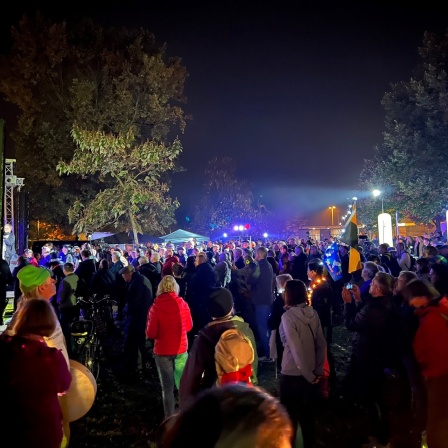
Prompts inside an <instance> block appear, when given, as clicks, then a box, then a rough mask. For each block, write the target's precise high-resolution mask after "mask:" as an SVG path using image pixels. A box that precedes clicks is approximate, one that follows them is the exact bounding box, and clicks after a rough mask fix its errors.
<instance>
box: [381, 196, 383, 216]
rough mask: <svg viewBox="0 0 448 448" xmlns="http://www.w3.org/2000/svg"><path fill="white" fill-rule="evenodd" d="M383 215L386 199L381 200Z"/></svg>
mask: <svg viewBox="0 0 448 448" xmlns="http://www.w3.org/2000/svg"><path fill="white" fill-rule="evenodd" d="M381 213H384V199H383V198H381Z"/></svg>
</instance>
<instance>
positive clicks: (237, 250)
mask: <svg viewBox="0 0 448 448" xmlns="http://www.w3.org/2000/svg"><path fill="white" fill-rule="evenodd" d="M234 255H235V259H236V260H237V259H238V258H241V257H242V256H243V251H242V249H240V248H239V247H237V248H236V249H235V252H234Z"/></svg>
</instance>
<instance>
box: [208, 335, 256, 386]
mask: <svg viewBox="0 0 448 448" xmlns="http://www.w3.org/2000/svg"><path fill="white" fill-rule="evenodd" d="M253 362H254V348H253V347H252V343H251V341H250V339H249V338H248V337H247V336H246V335H245V334H244V333H243V332H242V331H240V330H238V329H237V328H230V329H228V330H226V331H224V332H223V333H222V334H221V336H220V338H219V340H218V342H217V343H216V346H215V367H216V373H217V375H218V380H217V384H218V385H222V384H228V383H235V382H238V383H246V384H249V385H250V384H252V383H251V379H250V377H251V376H252V363H253Z"/></svg>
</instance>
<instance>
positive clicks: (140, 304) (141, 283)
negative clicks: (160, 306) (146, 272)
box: [125, 272, 153, 331]
mask: <svg viewBox="0 0 448 448" xmlns="http://www.w3.org/2000/svg"><path fill="white" fill-rule="evenodd" d="M125 297H126V305H125V314H126V323H127V326H128V328H131V329H135V330H141V329H143V331H144V330H145V328H146V319H147V317H148V310H149V307H150V306H151V305H152V302H153V298H152V286H151V283H150V281H149V280H148V279H147V278H146V277H145V276H143V275H141V274H140V273H139V272H133V273H132V278H131V281H130V282H129V284H128V285H127V289H126V296H125Z"/></svg>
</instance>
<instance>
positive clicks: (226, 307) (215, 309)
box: [207, 288, 233, 319]
mask: <svg viewBox="0 0 448 448" xmlns="http://www.w3.org/2000/svg"><path fill="white" fill-rule="evenodd" d="M207 303H208V312H209V314H210V316H211V317H212V318H213V319H222V318H224V317H227V316H230V315H231V314H232V312H233V297H232V293H231V292H230V291H229V290H228V289H227V288H213V289H212V291H211V293H210V294H209V297H208V301H207Z"/></svg>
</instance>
